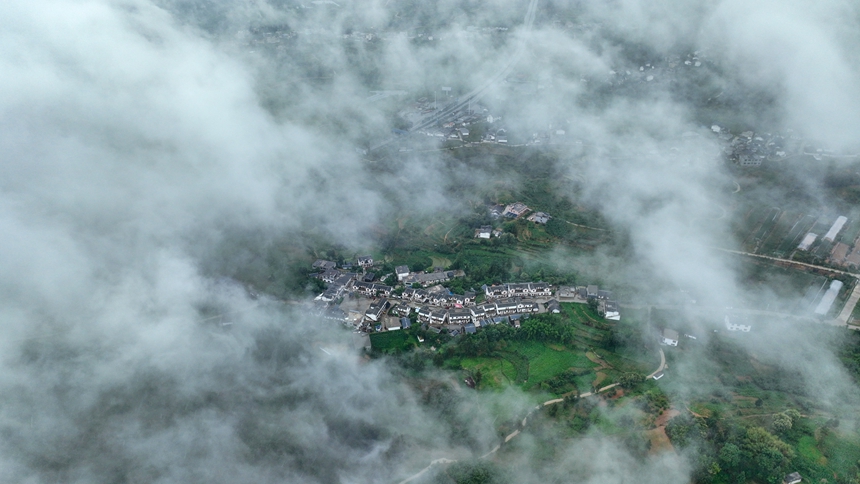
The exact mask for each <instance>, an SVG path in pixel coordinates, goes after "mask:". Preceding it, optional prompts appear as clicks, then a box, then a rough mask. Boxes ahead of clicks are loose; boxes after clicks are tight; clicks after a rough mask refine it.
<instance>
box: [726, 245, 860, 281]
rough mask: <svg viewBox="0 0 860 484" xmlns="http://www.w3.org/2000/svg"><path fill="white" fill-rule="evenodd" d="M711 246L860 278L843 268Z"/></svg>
mask: <svg viewBox="0 0 860 484" xmlns="http://www.w3.org/2000/svg"><path fill="white" fill-rule="evenodd" d="M711 248H712V249H716V250H719V251H723V252H729V253H731V254H738V255H745V256H748V257H757V258H759V259H767V260H772V261H777V262H783V263H786V264H792V265H798V266H803V267H809V268H810V269H818V270H821V271H828V272H833V273H836V274H843V275H846V276H851V277H854V278H857V279H860V274H854V273H853V272H847V271H843V270H839V269H832V268H830V267H824V266H817V265H815V264H807V263H806V262H799V261H796V260H791V259H780V258H779V257H771V256H769V255H761V254H753V253H752V252H742V251H739V250H731V249H722V248H720V247H711Z"/></svg>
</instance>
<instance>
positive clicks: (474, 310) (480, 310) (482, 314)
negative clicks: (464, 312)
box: [469, 305, 487, 322]
mask: <svg viewBox="0 0 860 484" xmlns="http://www.w3.org/2000/svg"><path fill="white" fill-rule="evenodd" d="M469 314H471V315H472V321H476V322H477V321H481V320H483V319H484V318H486V317H487V312H486V311H485V310H484V306H483V305H481V306H472V307H470V308H469Z"/></svg>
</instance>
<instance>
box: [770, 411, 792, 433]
mask: <svg viewBox="0 0 860 484" xmlns="http://www.w3.org/2000/svg"><path fill="white" fill-rule="evenodd" d="M791 425H792V421H791V417H789V416H788V415H786V414H785V412H783V413H778V414H776V415H774V416H773V420H772V421H771V428H772V429H773V431H774V432H776V433H778V434H782V433H785V432H788V431H789V430H791Z"/></svg>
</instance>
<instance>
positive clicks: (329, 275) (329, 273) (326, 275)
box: [317, 269, 341, 284]
mask: <svg viewBox="0 0 860 484" xmlns="http://www.w3.org/2000/svg"><path fill="white" fill-rule="evenodd" d="M340 276H341V273H340V272H338V271H336V270H334V269H327V270H325V271H323V272H321V273H319V274H317V277H319V278H320V279H322V280H323V282H328V283H329V284H330V283H332V282H334V281H335V280H336V279H337V278H338V277H340Z"/></svg>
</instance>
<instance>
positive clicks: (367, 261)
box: [358, 255, 373, 269]
mask: <svg viewBox="0 0 860 484" xmlns="http://www.w3.org/2000/svg"><path fill="white" fill-rule="evenodd" d="M358 266H359V267H363V268H365V269H366V268H368V267H373V257H371V256H369V255H363V256H361V257H359V258H358Z"/></svg>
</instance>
